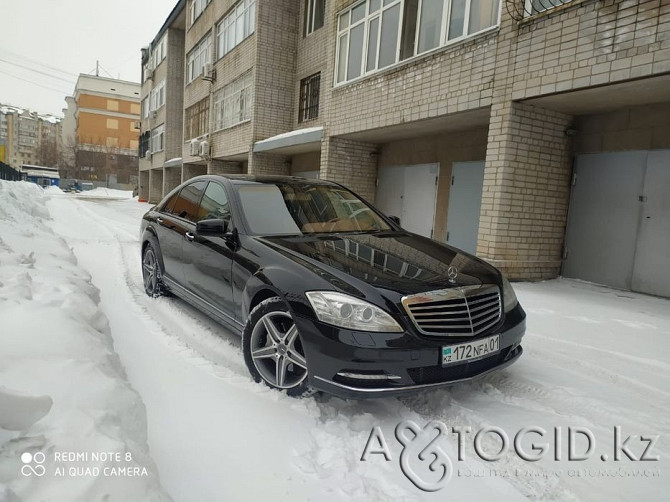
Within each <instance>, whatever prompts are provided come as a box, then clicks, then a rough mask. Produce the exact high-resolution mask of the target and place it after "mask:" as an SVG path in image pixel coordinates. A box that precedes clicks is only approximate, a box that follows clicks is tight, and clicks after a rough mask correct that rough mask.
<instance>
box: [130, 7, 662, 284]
mask: <svg viewBox="0 0 670 502" xmlns="http://www.w3.org/2000/svg"><path fill="white" fill-rule="evenodd" d="M179 5H180V6H181V9H182V11H183V12H184V16H185V19H184V22H185V24H184V25H183V30H184V48H183V58H184V61H183V85H182V88H183V117H182V119H183V120H182V121H181V122H182V123H183V137H182V143H181V146H182V149H181V153H180V155H179V156H178V157H179V159H180V160H179V162H181V180H186V179H189V178H191V177H193V176H195V175H197V174H201V173H206V172H210V173H238V172H241V173H252V174H254V173H255V174H258V173H277V174H292V175H303V176H311V177H315V176H320V177H321V178H324V179H330V180H334V181H338V182H341V183H343V184H345V185H347V186H348V187H350V188H352V189H353V190H354V191H356V192H358V193H359V194H360V195H362V196H363V197H365V198H367V199H368V200H370V201H372V202H375V204H376V205H377V206H378V207H379V208H380V209H382V210H383V211H385V212H386V213H388V214H393V215H397V216H399V217H400V218H401V221H402V224H403V226H404V227H405V228H407V229H408V230H412V231H414V232H417V233H420V234H423V235H426V236H429V237H432V238H434V239H436V240H439V241H443V242H446V243H449V244H453V245H454V246H457V247H460V248H463V249H465V250H467V251H470V252H473V253H476V254H477V255H478V256H479V257H481V258H483V259H485V260H487V261H489V262H491V263H493V264H495V265H496V266H498V267H499V268H501V269H502V270H503V271H504V272H505V273H507V274H508V275H509V276H510V277H512V278H525V279H544V278H551V277H556V276H557V275H559V274H563V275H567V276H569V277H578V278H582V279H586V280H591V281H594V282H599V283H605V284H610V285H613V286H617V287H621V288H625V289H634V290H638V291H644V292H649V293H655V294H661V295H666V296H670V258H668V256H667V253H663V252H662V251H660V250H662V249H667V246H668V245H669V244H670V242H668V241H667V240H668V237H667V236H668V235H670V228H666V227H667V226H668V225H670V207H668V204H667V197H663V193H664V192H663V190H665V189H667V190H670V153H669V152H670V4H669V3H668V2H667V1H665V0H642V1H629V0H499V1H497V0H492V1H487V2H482V1H475V0H471V1H467V2H465V1H457V0H421V1H419V0H356V1H352V0H274V1H268V0H238V1H233V0H211V1H208V0H189V1H188V2H183V1H182V2H180V4H179ZM180 26H181V25H180ZM167 57H168V59H169V58H170V50H169V49H168V56H167ZM177 57H178V55H175V59H176V58H177ZM167 85H168V89H169V86H170V82H168V84H167ZM174 85H178V84H177V83H175V84H174ZM143 95H145V94H144V92H143ZM179 125H181V124H179ZM163 127H164V128H165V130H170V128H171V127H177V123H176V122H175V123H174V125H173V124H171V123H170V120H169V119H168V120H166V121H165V122H164V125H163ZM173 154H175V155H176V152H175V153H173ZM159 164H160V162H159ZM153 167H154V170H152V171H151V173H152V176H155V178H156V179H159V177H160V176H161V174H156V175H154V174H153V173H154V171H157V172H158V171H160V166H159V165H156V164H154V165H153ZM144 179H145V180H146V181H147V182H141V186H140V193H141V195H142V196H144V197H146V198H148V199H149V200H151V201H152V202H155V201H158V200H160V198H161V197H162V196H163V195H164V194H165V193H167V191H168V190H169V189H170V188H171V187H172V186H173V185H174V182H171V183H165V181H164V179H165V177H163V180H162V181H161V182H160V183H158V182H157V183H153V182H149V180H148V179H146V176H145V178H144ZM171 179H172V180H176V176H175V177H171ZM664 187H665V188H664ZM665 193H667V192H665ZM624 223H625V225H624ZM664 225H665V226H664ZM624 226H625V229H624V228H623V227H624ZM664 236H665V237H664ZM663 239H665V240H663ZM658 270H665V271H667V272H664V273H661V274H660V275H659V273H657V272H656V271H658ZM663 274H666V275H663Z"/></svg>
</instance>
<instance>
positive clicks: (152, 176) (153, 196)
mask: <svg viewBox="0 0 670 502" xmlns="http://www.w3.org/2000/svg"><path fill="white" fill-rule="evenodd" d="M162 198H163V170H162V169H152V170H151V171H149V197H148V199H149V202H150V203H151V204H157V203H158V202H160V201H161V199H162Z"/></svg>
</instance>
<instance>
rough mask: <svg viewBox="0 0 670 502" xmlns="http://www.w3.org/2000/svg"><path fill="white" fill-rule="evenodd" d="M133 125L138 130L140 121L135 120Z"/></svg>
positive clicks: (140, 125)
mask: <svg viewBox="0 0 670 502" xmlns="http://www.w3.org/2000/svg"><path fill="white" fill-rule="evenodd" d="M133 125H134V127H135V129H136V130H138V131H139V130H140V129H142V122H140V121H139V120H136V121H135V122H134V123H133Z"/></svg>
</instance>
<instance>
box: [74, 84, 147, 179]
mask: <svg viewBox="0 0 670 502" xmlns="http://www.w3.org/2000/svg"><path fill="white" fill-rule="evenodd" d="M66 102H67V104H68V108H67V110H66V111H65V110H64V113H65V116H66V117H68V118H69V119H68V121H67V124H66V125H67V130H66V131H65V134H66V135H68V134H69V135H72V120H71V117H72V116H74V125H75V127H74V145H72V146H71V150H73V151H71V152H70V154H69V159H70V161H71V160H72V156H74V165H73V166H71V167H64V168H63V174H64V176H63V177H66V178H75V179H79V180H88V181H97V182H102V183H106V184H108V185H109V186H112V185H113V186H115V187H116V186H118V185H120V186H121V187H123V186H125V187H126V188H129V187H133V188H134V187H135V186H136V185H137V171H138V157H137V150H138V147H139V135H140V122H139V121H140V85H139V84H137V83H134V82H127V81H124V80H117V79H112V78H106V77H99V76H94V75H83V74H82V75H79V78H78V79H77V84H76V86H75V92H74V96H72V99H66ZM67 139H68V138H64V141H63V142H64V144H67V143H66V141H67ZM70 144H71V142H70ZM67 156H68V154H66V157H67ZM65 163H67V162H65Z"/></svg>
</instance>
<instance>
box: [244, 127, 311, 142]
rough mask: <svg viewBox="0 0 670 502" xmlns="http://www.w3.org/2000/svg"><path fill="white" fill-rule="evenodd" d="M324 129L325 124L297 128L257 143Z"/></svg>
mask: <svg viewBox="0 0 670 502" xmlns="http://www.w3.org/2000/svg"><path fill="white" fill-rule="evenodd" d="M319 131H323V126H319V127H305V128H304V129H296V130H295V131H289V132H285V133H282V134H277V135H276V136H272V137H271V138H267V139H263V140H261V141H257V142H256V143H264V142H266V141H274V140H277V139H284V138H290V137H292V136H301V135H303V134H310V133H313V132H319Z"/></svg>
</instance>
